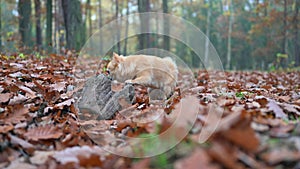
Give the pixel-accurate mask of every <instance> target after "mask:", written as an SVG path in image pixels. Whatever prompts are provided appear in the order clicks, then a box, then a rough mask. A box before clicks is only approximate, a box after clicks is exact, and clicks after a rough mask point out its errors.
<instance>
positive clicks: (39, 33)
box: [34, 0, 42, 48]
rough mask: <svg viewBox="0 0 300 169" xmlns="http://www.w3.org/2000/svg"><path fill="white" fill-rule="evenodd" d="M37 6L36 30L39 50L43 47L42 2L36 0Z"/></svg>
mask: <svg viewBox="0 0 300 169" xmlns="http://www.w3.org/2000/svg"><path fill="white" fill-rule="evenodd" d="M34 5H35V22H36V23H35V24H36V25H35V29H36V44H37V46H38V48H40V47H41V46H42V29H41V1H40V0H34Z"/></svg>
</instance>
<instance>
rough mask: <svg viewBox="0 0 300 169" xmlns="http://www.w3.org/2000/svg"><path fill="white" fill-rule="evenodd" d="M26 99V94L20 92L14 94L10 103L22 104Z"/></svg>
mask: <svg viewBox="0 0 300 169" xmlns="http://www.w3.org/2000/svg"><path fill="white" fill-rule="evenodd" d="M26 100H27V98H26V97H25V96H23V95H21V94H18V95H17V96H14V97H13V98H12V99H10V100H9V103H8V105H15V104H20V103H23V102H24V101H26Z"/></svg>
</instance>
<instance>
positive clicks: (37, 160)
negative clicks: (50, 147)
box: [30, 151, 55, 165]
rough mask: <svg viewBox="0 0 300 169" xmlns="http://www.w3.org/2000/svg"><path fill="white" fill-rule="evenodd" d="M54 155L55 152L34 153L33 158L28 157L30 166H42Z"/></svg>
mask: <svg viewBox="0 0 300 169" xmlns="http://www.w3.org/2000/svg"><path fill="white" fill-rule="evenodd" d="M54 153H55V151H35V152H34V154H33V156H32V157H30V162H31V163H32V164H36V165H42V164H44V163H45V162H46V161H47V159H48V158H49V157H50V156H52V155H53V154H54Z"/></svg>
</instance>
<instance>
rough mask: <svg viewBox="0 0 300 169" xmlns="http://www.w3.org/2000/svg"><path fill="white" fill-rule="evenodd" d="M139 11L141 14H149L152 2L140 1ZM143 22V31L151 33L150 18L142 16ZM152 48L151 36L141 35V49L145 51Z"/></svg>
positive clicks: (141, 20)
mask: <svg viewBox="0 0 300 169" xmlns="http://www.w3.org/2000/svg"><path fill="white" fill-rule="evenodd" d="M138 11H139V13H144V12H149V11H150V2H149V0H138ZM140 22H141V27H140V29H141V31H142V32H149V26H150V25H149V18H148V17H147V16H145V15H140ZM149 46H150V36H149V34H141V35H139V48H140V49H145V48H149Z"/></svg>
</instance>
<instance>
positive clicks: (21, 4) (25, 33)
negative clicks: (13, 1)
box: [18, 0, 32, 46]
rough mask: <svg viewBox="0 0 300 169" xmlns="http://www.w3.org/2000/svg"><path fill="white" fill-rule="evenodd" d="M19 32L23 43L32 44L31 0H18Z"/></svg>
mask: <svg viewBox="0 0 300 169" xmlns="http://www.w3.org/2000/svg"><path fill="white" fill-rule="evenodd" d="M18 12H19V32H20V34H21V40H22V42H23V45H25V46H31V45H32V44H31V20H30V18H31V0H19V1H18Z"/></svg>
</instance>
